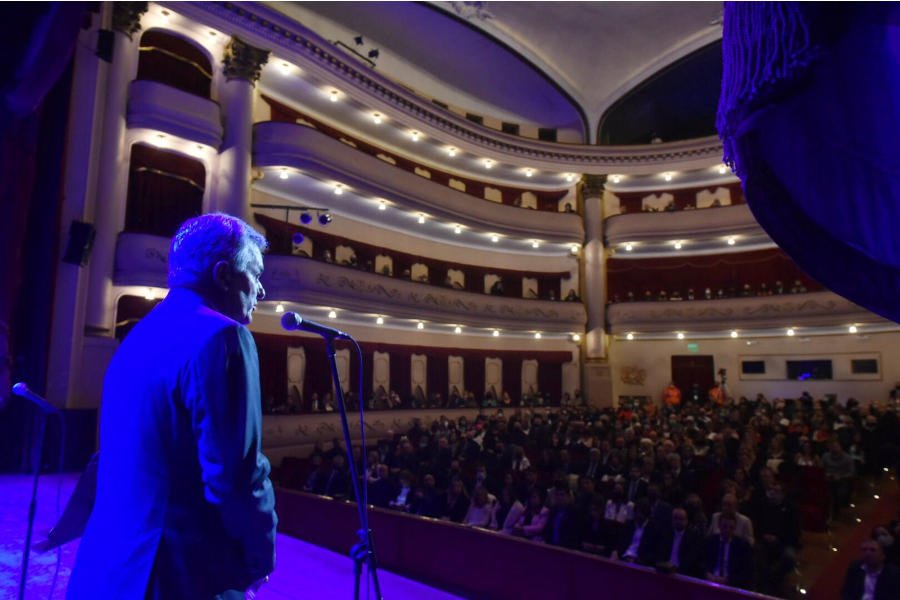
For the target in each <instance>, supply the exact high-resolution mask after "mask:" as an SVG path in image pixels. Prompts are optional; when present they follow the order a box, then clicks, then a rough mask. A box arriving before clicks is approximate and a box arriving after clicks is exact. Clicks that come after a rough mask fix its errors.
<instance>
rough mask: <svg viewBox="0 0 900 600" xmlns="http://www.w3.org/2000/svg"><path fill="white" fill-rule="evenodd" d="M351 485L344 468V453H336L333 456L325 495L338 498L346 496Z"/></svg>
mask: <svg viewBox="0 0 900 600" xmlns="http://www.w3.org/2000/svg"><path fill="white" fill-rule="evenodd" d="M349 485H350V478H349V476H348V475H347V470H346V469H345V468H344V455H343V454H335V455H334V456H333V457H332V458H331V473H330V474H329V475H328V480H327V481H326V482H325V495H326V496H331V497H332V498H337V499H342V498H345V497H346V496H347V488H348V486H349Z"/></svg>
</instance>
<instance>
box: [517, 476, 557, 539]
mask: <svg viewBox="0 0 900 600" xmlns="http://www.w3.org/2000/svg"><path fill="white" fill-rule="evenodd" d="M549 517H550V509H549V508H547V507H546V506H545V505H544V492H543V491H542V490H541V488H539V487H535V488H534V489H533V490H532V491H531V495H530V496H529V497H528V506H526V507H525V512H523V513H522V516H520V517H519V520H518V521H516V524H515V525H513V529H512V533H513V535H517V536H520V537H525V538H528V539H530V540H532V541H535V542H542V541H544V530H545V529H546V528H547V520H548V518H549Z"/></svg>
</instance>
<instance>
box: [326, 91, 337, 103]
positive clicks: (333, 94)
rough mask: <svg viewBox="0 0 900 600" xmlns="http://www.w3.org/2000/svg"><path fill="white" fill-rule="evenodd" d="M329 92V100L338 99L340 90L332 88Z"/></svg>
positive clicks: (334, 100) (335, 100)
mask: <svg viewBox="0 0 900 600" xmlns="http://www.w3.org/2000/svg"><path fill="white" fill-rule="evenodd" d="M329 94H330V96H329V97H328V99H329V100H331V101H332V102H337V101H338V96H339V95H340V92H339V91H337V90H331V92H329Z"/></svg>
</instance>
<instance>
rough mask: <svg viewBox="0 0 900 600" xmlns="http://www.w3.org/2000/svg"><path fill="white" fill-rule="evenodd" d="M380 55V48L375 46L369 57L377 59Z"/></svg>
mask: <svg viewBox="0 0 900 600" xmlns="http://www.w3.org/2000/svg"><path fill="white" fill-rule="evenodd" d="M378 55H379V52H378V48H375V49H374V50H369V58H371V59H372V60H375V59H376V58H378Z"/></svg>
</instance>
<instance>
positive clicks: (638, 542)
mask: <svg viewBox="0 0 900 600" xmlns="http://www.w3.org/2000/svg"><path fill="white" fill-rule="evenodd" d="M656 535H657V532H656V530H655V529H654V527H653V525H652V524H651V522H650V505H649V503H648V502H647V500H646V499H641V500H638V502H637V504H635V506H634V518H633V519H631V520H629V521H628V522H626V523H625V525H624V527H622V528H621V529H620V530H619V543H618V545H617V546H616V549H615V550H613V552H612V555H611V558H612V559H613V560H618V559H621V560H624V561H626V562H633V563H640V564H643V565H649V564H651V563H652V562H653V556H654V552H655V550H656Z"/></svg>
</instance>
